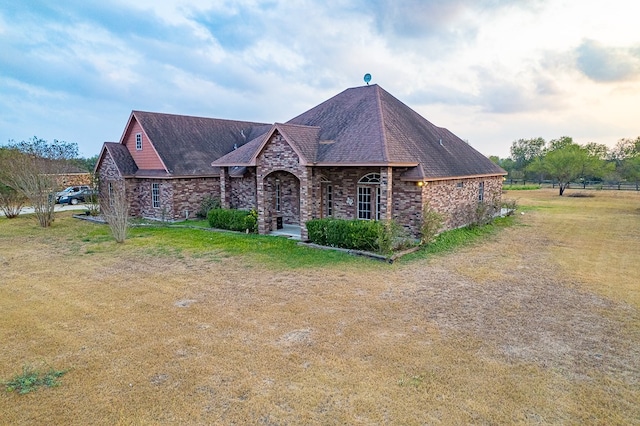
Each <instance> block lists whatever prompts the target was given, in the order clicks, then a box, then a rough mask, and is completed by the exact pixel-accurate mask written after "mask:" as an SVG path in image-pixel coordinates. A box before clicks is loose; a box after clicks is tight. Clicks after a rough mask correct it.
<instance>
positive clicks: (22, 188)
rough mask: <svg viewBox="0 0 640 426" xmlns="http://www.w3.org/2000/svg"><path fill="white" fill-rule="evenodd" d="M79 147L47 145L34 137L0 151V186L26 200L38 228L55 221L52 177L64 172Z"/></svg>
mask: <svg viewBox="0 0 640 426" xmlns="http://www.w3.org/2000/svg"><path fill="white" fill-rule="evenodd" d="M77 155H78V146H77V145H76V144H73V143H67V142H62V141H57V140H54V141H53V142H52V143H49V142H47V141H45V140H43V139H38V138H37V137H35V136H34V137H33V138H31V139H29V140H28V141H22V142H18V143H16V142H13V141H10V143H9V145H7V147H6V148H3V149H2V150H1V151H0V182H1V183H3V184H4V185H6V186H9V187H11V188H13V189H14V190H15V191H16V192H17V193H18V194H19V195H21V196H23V197H24V198H26V199H27V200H28V201H29V203H30V204H31V206H32V207H33V209H34V213H35V216H36V218H37V219H38V222H39V224H40V226H41V227H43V228H47V227H48V226H50V225H51V223H52V222H53V220H54V207H55V196H54V191H55V189H56V180H55V177H56V176H57V175H58V174H61V173H65V172H67V171H68V170H69V169H70V168H71V167H72V164H71V162H70V161H71V160H72V159H73V158H75V157H77Z"/></svg>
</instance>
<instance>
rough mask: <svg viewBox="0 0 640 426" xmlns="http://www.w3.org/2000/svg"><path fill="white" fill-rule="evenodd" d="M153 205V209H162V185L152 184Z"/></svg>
mask: <svg viewBox="0 0 640 426" xmlns="http://www.w3.org/2000/svg"><path fill="white" fill-rule="evenodd" d="M151 205H152V206H153V208H158V207H160V184H159V183H152V184H151Z"/></svg>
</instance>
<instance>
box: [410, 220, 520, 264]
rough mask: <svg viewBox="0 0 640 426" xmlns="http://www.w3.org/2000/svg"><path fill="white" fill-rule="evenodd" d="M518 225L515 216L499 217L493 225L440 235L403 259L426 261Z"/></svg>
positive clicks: (460, 229) (456, 230)
mask: <svg viewBox="0 0 640 426" xmlns="http://www.w3.org/2000/svg"><path fill="white" fill-rule="evenodd" d="M515 223H516V219H515V217H514V216H506V217H498V218H496V219H494V220H493V221H492V222H491V223H489V224H488V225H484V226H466V227H464V228H458V229H452V230H451V231H445V232H442V233H440V234H439V235H438V236H437V237H436V238H435V240H434V241H433V242H432V243H430V244H428V245H427V246H425V247H424V248H422V249H421V250H418V251H417V252H415V253H411V254H408V255H407V256H405V257H404V258H403V259H406V260H409V261H410V260H415V259H424V258H425V257H428V256H433V255H438V254H443V253H449V252H451V251H454V250H456V249H458V248H460V247H465V246H468V245H470V244H474V243H477V242H479V241H481V240H482V239H483V238H486V237H488V236H490V235H494V234H495V233H496V232H498V231H499V230H501V229H503V228H506V227H509V226H512V225H514V224H515Z"/></svg>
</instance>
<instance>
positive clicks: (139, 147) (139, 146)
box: [136, 133, 142, 151]
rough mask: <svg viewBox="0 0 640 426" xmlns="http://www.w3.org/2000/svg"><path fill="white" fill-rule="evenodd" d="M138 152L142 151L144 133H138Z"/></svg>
mask: <svg viewBox="0 0 640 426" xmlns="http://www.w3.org/2000/svg"><path fill="white" fill-rule="evenodd" d="M136 151H142V133H136Z"/></svg>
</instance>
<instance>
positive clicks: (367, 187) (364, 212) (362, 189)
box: [358, 173, 381, 220]
mask: <svg viewBox="0 0 640 426" xmlns="http://www.w3.org/2000/svg"><path fill="white" fill-rule="evenodd" d="M380 198H381V197H380V174H379V173H369V174H367V175H365V176H363V177H362V179H360V180H359V181H358V219H364V220H371V219H375V220H379V219H380Z"/></svg>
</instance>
